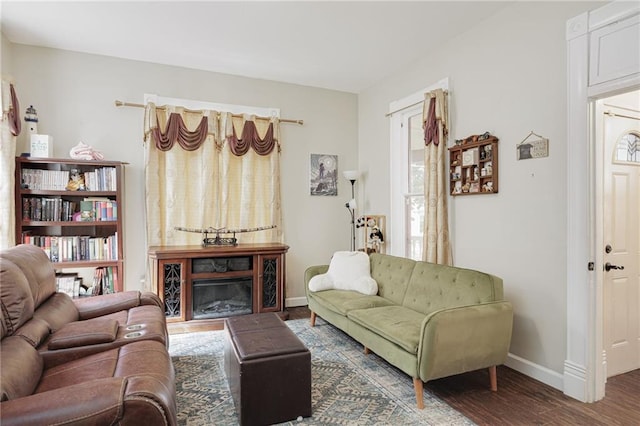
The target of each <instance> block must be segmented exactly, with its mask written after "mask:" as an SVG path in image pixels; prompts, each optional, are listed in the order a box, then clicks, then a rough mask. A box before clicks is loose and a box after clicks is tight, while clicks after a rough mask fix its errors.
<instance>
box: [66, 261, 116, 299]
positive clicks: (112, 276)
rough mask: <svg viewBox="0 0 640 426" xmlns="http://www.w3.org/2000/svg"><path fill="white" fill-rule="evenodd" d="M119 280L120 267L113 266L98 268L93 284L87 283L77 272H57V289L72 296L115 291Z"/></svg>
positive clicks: (95, 271)
mask: <svg viewBox="0 0 640 426" xmlns="http://www.w3.org/2000/svg"><path fill="white" fill-rule="evenodd" d="M117 282H118V269H117V268H114V267H111V266H104V267H100V268H96V269H95V270H94V273H93V282H92V283H91V286H87V285H85V284H84V283H83V280H82V277H80V276H78V273H77V272H73V273H69V272H56V290H57V291H58V292H60V293H66V294H68V295H69V296H70V297H83V296H97V295H99V294H110V293H115V288H116V283H117Z"/></svg>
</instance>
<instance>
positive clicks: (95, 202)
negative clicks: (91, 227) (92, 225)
mask: <svg viewBox="0 0 640 426" xmlns="http://www.w3.org/2000/svg"><path fill="white" fill-rule="evenodd" d="M80 220H81V221H85V222H86V221H89V222H91V221H107V222H110V221H114V220H118V202H117V201H114V200H110V199H108V198H95V197H93V198H92V197H89V198H85V199H84V200H82V201H80Z"/></svg>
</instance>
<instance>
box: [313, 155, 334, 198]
mask: <svg viewBox="0 0 640 426" xmlns="http://www.w3.org/2000/svg"><path fill="white" fill-rule="evenodd" d="M309 193H310V194H311V195H334V196H335V195H338V156H337V155H332V154H311V158H310V161H309Z"/></svg>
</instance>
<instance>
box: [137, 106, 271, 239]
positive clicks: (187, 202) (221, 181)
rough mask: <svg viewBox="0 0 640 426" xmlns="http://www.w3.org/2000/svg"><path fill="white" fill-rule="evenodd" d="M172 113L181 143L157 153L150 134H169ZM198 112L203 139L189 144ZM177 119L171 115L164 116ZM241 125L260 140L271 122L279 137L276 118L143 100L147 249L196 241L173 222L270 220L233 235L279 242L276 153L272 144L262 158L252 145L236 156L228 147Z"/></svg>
mask: <svg viewBox="0 0 640 426" xmlns="http://www.w3.org/2000/svg"><path fill="white" fill-rule="evenodd" d="M172 113H173V114H177V115H179V117H180V118H181V119H182V122H183V123H184V127H186V129H184V128H183V129H180V130H179V131H176V133H180V137H179V138H181V139H182V140H183V142H184V143H182V142H179V145H180V146H177V145H176V146H173V147H169V149H167V150H161V149H160V148H159V147H158V144H157V143H155V142H154V140H153V139H154V136H153V134H154V132H155V133H156V135H157V134H158V131H159V132H160V133H163V132H165V129H166V133H167V134H168V133H169V129H168V128H167V123H168V122H169V121H170V117H171V114H172ZM203 117H206V122H207V123H206V132H200V133H201V134H202V136H203V137H204V141H203V142H202V143H196V141H195V138H196V136H194V135H195V133H197V132H198V130H197V129H198V126H202V125H203V121H204V120H203ZM176 118H177V117H176V116H175V115H174V116H173V118H172V119H171V120H174V119H176ZM247 122H252V123H253V124H255V128H256V129H257V133H258V135H257V137H258V138H265V133H266V131H267V129H268V128H269V124H271V123H272V124H273V126H272V131H273V134H274V135H275V138H276V139H277V138H278V137H279V123H278V120H277V119H272V120H263V119H256V118H255V117H251V116H247V117H232V116H231V114H228V113H217V112H215V111H188V110H185V109H184V108H179V107H165V108H162V109H160V108H156V107H155V105H153V104H151V103H150V104H148V105H147V107H146V110H145V153H146V154H145V155H146V161H145V179H146V218H147V221H146V223H147V230H146V231H147V244H148V245H149V246H155V245H183V244H201V242H202V235H201V234H199V233H193V232H185V231H178V230H175V229H174V228H175V227H176V226H178V227H184V228H189V229H205V228H227V229H247V228H255V227H263V226H271V225H276V228H274V229H272V230H266V231H257V232H248V233H239V234H236V238H238V241H239V242H240V243H254V242H267V241H276V242H279V241H281V240H282V230H281V211H280V153H279V150H278V149H273V150H272V151H271V152H270V153H268V154H266V155H259V154H257V153H256V152H255V150H254V149H249V150H248V151H247V152H246V153H245V154H244V155H242V156H236V155H234V154H233V153H232V152H231V145H232V144H231V138H232V137H233V135H234V129H235V131H236V133H237V134H243V129H244V126H245V124H246V123H247ZM189 132H193V133H189ZM205 133H206V135H205ZM183 135H184V137H182V136H183ZM179 140H180V139H179ZM239 140H240V141H243V140H242V139H239ZM243 142H244V141H243ZM196 145H198V146H197V148H195V149H194V147H195V146H196ZM185 147H187V148H185ZM166 148H167V147H166V146H164V147H163V149H166ZM187 149H188V150H187Z"/></svg>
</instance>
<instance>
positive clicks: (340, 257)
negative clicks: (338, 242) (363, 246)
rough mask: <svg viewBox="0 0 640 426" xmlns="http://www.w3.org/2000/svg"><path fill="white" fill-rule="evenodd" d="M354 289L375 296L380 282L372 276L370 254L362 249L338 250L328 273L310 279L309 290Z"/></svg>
mask: <svg viewBox="0 0 640 426" xmlns="http://www.w3.org/2000/svg"><path fill="white" fill-rule="evenodd" d="M332 289H335V290H353V291H357V292H359V293H362V294H366V295H369V296H373V295H375V294H377V293H378V283H376V281H375V280H374V279H373V278H371V271H370V264H369V255H367V254H366V253H365V252H362V251H338V252H336V253H334V254H333V257H332V258H331V263H330V264H329V270H328V271H327V273H326V274H320V275H316V276H314V277H312V278H311V280H309V290H311V291H313V292H316V291H323V290H332Z"/></svg>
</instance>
